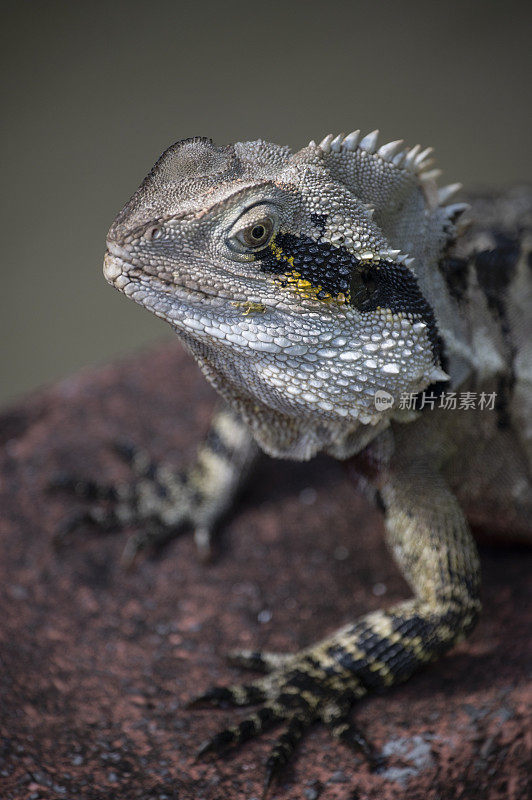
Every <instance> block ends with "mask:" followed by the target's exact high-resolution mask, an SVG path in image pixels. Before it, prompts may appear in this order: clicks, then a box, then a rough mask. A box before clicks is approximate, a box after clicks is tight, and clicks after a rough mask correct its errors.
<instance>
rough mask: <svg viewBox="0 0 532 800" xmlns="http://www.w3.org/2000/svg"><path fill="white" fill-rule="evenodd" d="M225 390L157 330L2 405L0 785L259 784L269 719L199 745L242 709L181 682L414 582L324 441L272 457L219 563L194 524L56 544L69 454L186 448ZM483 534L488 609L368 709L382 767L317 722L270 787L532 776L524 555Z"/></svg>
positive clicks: (162, 790) (212, 676)
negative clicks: (131, 546) (130, 537)
mask: <svg viewBox="0 0 532 800" xmlns="http://www.w3.org/2000/svg"><path fill="white" fill-rule="evenodd" d="M214 399H215V398H214V396H213V393H212V392H211V390H210V389H209V387H208V386H207V384H206V383H205V381H204V379H203V378H202V376H201V375H200V373H199V372H198V370H197V368H196V367H195V365H194V364H193V363H192V362H191V360H190V359H189V358H187V357H186V356H185V355H184V354H183V352H182V351H181V350H180V349H179V348H178V347H177V346H176V347H164V348H160V349H159V350H155V351H154V352H149V353H147V354H145V355H142V356H139V357H137V358H133V359H131V360H129V361H127V362H124V363H121V364H119V365H113V366H109V367H104V368H102V369H99V370H92V371H86V372H84V373H82V374H79V375H77V376H74V377H73V378H70V379H68V380H65V381H63V382H61V383H59V384H58V385H57V386H55V387H52V388H51V389H48V390H46V391H43V392H41V393H40V394H37V395H36V396H35V397H33V398H31V399H29V400H28V401H27V402H24V403H21V404H20V405H19V406H18V407H16V408H15V409H14V410H12V411H8V412H6V413H5V414H4V415H3V416H2V417H1V419H0V440H1V442H2V458H1V465H0V479H1V499H0V502H1V506H0V508H1V531H0V536H1V539H0V542H1V549H2V560H1V564H0V596H1V603H2V606H1V608H2V617H1V620H0V648H1V650H0V661H1V674H0V689H1V701H0V702H1V708H0V731H1V735H2V739H3V744H2V751H1V754H0V756H1V763H0V797H1V798H2V800H13V799H15V798H16V800H20V799H21V798H23V800H30V798H31V800H37V798H54V800H55V798H65V799H66V800H78V798H83V800H85V798H87V799H89V800H105V799H107V798H109V800H111V798H112V799H113V800H114V799H115V798H125V800H129V798H142V800H164V799H165V798H171V799H172V800H176V799H177V798H179V800H189V799H190V800H226V799H227V800H232V799H233V798H235V800H236V798H238V799H239V800H251V798H254V797H258V796H259V795H260V792H261V784H262V775H263V763H264V760H265V758H266V756H267V753H268V748H269V743H271V741H272V738H273V734H269V735H267V736H264V737H262V738H261V739H260V740H257V741H255V742H252V743H249V744H248V745H247V746H246V747H244V748H242V749H241V750H239V751H238V752H236V753H234V754H231V755H230V756H227V757H225V758H224V759H222V760H219V761H215V762H209V763H201V762H200V763H194V753H195V750H196V748H197V747H198V745H199V744H200V743H201V742H202V741H203V740H204V739H205V738H206V737H208V736H209V735H210V734H212V733H214V732H215V731H216V730H217V729H218V727H219V726H221V725H223V724H224V723H226V722H228V721H229V720H232V719H235V718H238V717H239V716H240V715H241V714H242V713H243V712H232V711H229V710H213V711H210V710H207V711H193V712H192V711H187V710H186V709H185V708H184V704H185V701H186V699H187V698H188V697H190V696H191V695H193V694H195V693H197V692H198V691H201V690H202V689H205V688H206V687H207V686H209V685H210V684H212V683H213V682H228V681H235V680H238V678H239V673H238V671H237V670H235V669H233V668H231V667H229V666H228V665H227V664H226V662H225V661H224V657H223V654H224V652H225V651H227V650H230V649H233V648H238V647H254V648H255V647H257V648H261V647H264V648H269V649H272V650H290V651H294V650H296V649H297V648H299V647H301V646H303V645H307V644H309V643H311V642H312V641H314V640H316V639H317V638H318V637H320V636H322V635H324V634H326V633H330V632H331V631H333V630H334V629H335V628H336V627H338V626H339V625H340V624H342V623H344V622H346V621H347V620H349V619H351V618H352V617H354V616H356V615H357V614H360V613H362V612H363V611H366V610H368V609H370V608H377V607H378V606H379V605H381V604H382V603H388V602H391V601H395V600H398V599H400V598H402V597H405V596H406V595H407V593H408V589H407V587H406V585H405V584H404V582H403V581H402V579H401V577H400V576H399V574H398V572H397V570H396V568H395V567H394V565H393V563H392V561H391V559H390V558H389V556H388V555H387V553H386V551H385V549H384V545H383V536H382V522H381V519H380V516H379V514H378V513H377V512H375V511H374V510H372V509H371V508H370V507H369V506H368V505H367V504H366V502H365V501H364V499H363V498H362V497H361V496H360V495H358V494H357V493H356V492H355V491H353V489H352V486H351V485H350V483H349V481H348V478H347V477H346V475H345V473H344V471H343V470H342V468H341V467H340V466H339V465H338V464H336V463H334V462H333V461H330V460H327V459H321V458H320V459H317V460H316V461H314V462H311V463H310V464H292V463H289V462H273V461H271V460H264V462H263V463H262V465H261V467H260V468H259V471H258V472H257V473H256V474H255V475H254V477H253V479H252V481H251V483H250V486H249V488H248V490H247V491H246V493H245V494H244V496H243V497H242V500H241V503H240V505H239V507H238V510H237V512H236V513H235V514H234V516H233V517H232V518H231V519H230V520H228V522H227V524H226V525H225V526H224V528H223V530H222V532H221V537H220V546H219V553H218V557H217V560H216V561H215V562H214V563H213V564H211V565H209V566H204V565H201V564H199V563H198V561H197V559H196V556H195V552H194V546H193V543H192V541H191V539H190V537H187V536H183V537H182V538H181V539H179V540H178V541H176V542H175V543H173V544H171V545H170V546H169V547H168V548H167V549H166V551H165V552H164V554H162V556H161V557H158V558H155V559H151V560H144V561H141V563H139V565H138V567H137V568H136V570H135V571H133V572H132V573H130V574H124V573H123V572H122V571H121V570H120V568H119V566H118V559H119V556H120V552H121V549H122V547H123V544H124V541H125V535H126V534H125V533H123V534H116V535H114V534H113V535H101V534H98V532H97V531H96V530H95V529H93V528H90V527H85V528H84V529H82V530H80V531H79V533H78V534H77V536H76V538H75V540H74V541H73V542H72V544H71V545H70V546H69V547H68V548H66V549H64V550H63V551H61V552H60V553H56V552H54V549H53V547H52V537H53V535H54V531H56V529H57V526H58V524H59V522H60V520H61V519H62V518H63V517H64V516H65V515H66V514H69V513H71V512H72V510H74V509H76V508H78V507H79V503H78V501H76V500H74V499H72V498H70V497H68V496H66V497H65V496H61V495H58V494H50V493H47V491H46V485H47V482H48V481H49V480H50V478H51V477H52V476H53V475H54V474H55V473H56V472H57V471H58V470H62V471H65V470H67V471H72V472H74V473H77V474H82V475H87V476H89V475H90V476H93V477H99V478H105V479H109V480H112V479H117V478H119V477H123V476H126V475H127V469H126V468H125V467H124V465H122V464H121V463H120V462H119V461H118V460H117V458H116V456H115V455H113V453H112V452H111V450H110V449H109V448H108V447H107V444H108V443H109V442H111V441H113V440H115V439H117V438H124V437H127V438H129V439H132V440H133V441H135V442H138V443H140V444H143V445H145V446H146V447H148V448H149V449H150V451H151V452H152V453H153V454H154V455H155V456H157V457H159V458H165V459H167V460H168V461H170V462H173V463H175V464H176V465H181V464H184V463H186V462H187V460H188V459H190V458H191V457H192V456H193V453H194V449H195V446H196V444H197V442H198V441H199V439H200V438H201V436H202V434H203V433H204V431H205V429H206V427H207V425H208V420H209V415H210V412H211V408H212V406H213V403H214ZM309 487H311V488H312V489H314V490H315V494H314V492H313V491H308V489H309ZM314 498H315V499H314ZM313 501H314V502H313ZM481 553H482V563H483V573H484V613H483V616H482V620H481V622H480V624H479V626H478V627H477V629H476V631H475V632H474V634H473V635H472V636H471V638H470V639H469V641H468V642H466V643H464V644H462V645H461V646H460V647H458V648H456V649H455V651H454V652H453V653H452V654H451V655H450V656H448V657H446V658H445V659H443V660H442V661H441V662H440V663H438V664H436V665H433V666H432V667H430V668H429V669H427V670H426V671H425V672H423V673H422V674H420V675H418V676H416V677H414V678H413V679H412V680H411V681H410V682H409V683H408V684H406V685H405V686H402V687H398V688H397V689H395V690H393V691H391V692H390V693H389V694H387V695H383V696H380V697H377V698H373V699H370V700H367V701H365V702H363V703H361V704H360V705H359V707H358V708H356V709H355V710H354V714H355V715H356V718H357V720H358V721H359V722H360V724H361V726H363V727H364V728H365V730H366V732H367V733H368V735H369V736H370V738H371V739H372V740H373V741H374V743H375V744H376V746H377V747H378V748H379V749H380V750H381V751H382V752H384V754H385V755H387V757H388V761H387V768H386V770H385V771H384V773H382V774H378V775H376V774H371V773H370V772H369V771H368V769H367V767H366V765H365V764H364V763H362V762H361V761H360V760H359V759H358V758H357V757H356V756H354V755H353V754H351V753H350V752H348V751H347V750H345V749H344V748H343V747H341V746H340V745H338V744H337V743H335V742H333V741H332V740H331V738H330V737H329V735H328V734H327V732H326V731H324V730H323V729H321V728H319V727H316V728H315V729H314V730H313V731H312V732H311V733H310V735H308V736H307V737H306V739H305V740H304V742H303V744H302V746H301V748H300V750H299V753H298V757H297V759H296V760H295V762H294V764H293V766H292V767H291V768H290V769H289V770H288V771H287V772H286V774H285V775H284V778H283V781H282V783H280V784H279V785H278V786H277V787H276V790H275V792H273V793H272V797H274V798H287V799H288V800H292V799H293V800H296V798H298V799H300V798H301V799H302V800H312V799H313V798H314V800H316V799H317V798H323V799H325V798H327V800H365V799H366V798H368V799H371V800H377V799H378V800H387V799H388V798H405V800H406V798H408V800H416V798H423V800H459V799H462V798H463V799H464V800H465V799H467V800H473V799H476V798H483V799H486V800H488V799H489V800H491V799H492V798H493V799H495V798H497V799H498V798H500V799H501V800H502V799H503V798H505V800H506V798H510V800H521V798H524V797H525V796H526V793H527V785H526V781H527V767H528V766H529V763H528V759H529V757H530V752H531V741H530V736H531V734H530V727H528V728H527V713H528V714H529V713H530V698H531V690H530V685H529V684H527V668H529V667H530V650H529V649H528V650H527V643H528V640H529V636H530V628H531V625H530V622H531V605H530V603H529V602H528V604H527V598H526V593H527V586H528V585H529V574H530V572H529V568H530V562H531V560H532V559H531V554H530V552H529V551H526V550H522V549H521V550H518V549H511V548H507V549H486V548H483V549H482V550H481ZM528 722H529V718H528Z"/></svg>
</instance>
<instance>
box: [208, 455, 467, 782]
mask: <svg viewBox="0 0 532 800" xmlns="http://www.w3.org/2000/svg"><path fill="white" fill-rule="evenodd" d="M379 489H380V493H381V496H382V499H383V502H384V505H385V509H386V520H385V521H386V530H387V536H388V541H389V544H390V547H391V549H392V552H393V554H394V555H395V558H396V560H397V563H398V565H399V567H400V568H401V570H402V572H403V574H404V575H405V577H406V579H407V580H408V581H409V583H410V585H411V587H412V589H413V591H414V595H415V597H414V598H413V599H411V600H407V601H404V602H402V603H397V604H396V605H394V606H392V607H391V608H390V609H388V610H379V611H375V612H372V613H369V614H366V615H365V616H363V617H360V618H359V619H358V620H356V621H355V622H354V623H352V624H350V625H347V626H345V627H344V628H343V629H341V630H340V631H337V632H336V633H335V634H333V635H332V636H330V637H328V638H327V639H324V640H323V641H321V642H320V643H318V644H317V645H315V646H313V647H310V648H308V649H307V650H304V651H303V652H301V653H299V654H296V655H294V656H291V657H288V658H287V659H286V660H283V659H281V660H280V661H279V662H278V665H275V658H279V657H278V656H277V655H276V656H275V657H274V658H273V659H272V658H271V657H270V656H262V655H261V654H260V653H258V654H257V653H248V654H247V655H245V656H244V662H247V665H257V666H259V667H263V668H264V669H265V670H266V671H267V675H266V676H265V677H263V678H260V679H258V680H257V681H254V682H252V683H251V684H247V685H246V686H245V687H229V688H228V689H226V690H225V692H224V690H222V689H216V688H215V689H212V690H210V691H208V692H206V693H205V695H203V697H202V702H203V703H208V702H212V703H215V704H220V702H221V700H222V697H223V702H224V703H230V704H231V703H232V704H235V705H243V704H245V703H247V702H250V703H253V702H257V701H256V700H255V697H264V698H265V699H264V700H261V701H260V702H262V703H263V706H262V708H263V709H269V710H271V711H272V712H274V714H275V715H276V718H277V719H279V720H284V721H285V722H286V723H287V727H286V729H285V732H284V733H283V734H282V735H281V737H280V738H279V739H278V741H277V743H276V745H275V746H274V749H273V751H272V753H271V756H270V759H269V760H268V762H267V786H268V785H269V784H270V782H271V780H272V778H273V777H274V775H275V774H276V773H277V772H278V770H279V769H280V767H281V766H282V765H283V764H284V763H285V762H286V760H287V759H288V757H289V755H290V754H291V752H292V750H293V748H294V747H295V745H296V743H297V741H298V740H299V739H300V738H301V735H302V734H303V732H304V730H305V729H306V727H307V726H308V725H310V724H311V723H312V722H313V721H316V720H320V721H323V722H325V723H326V724H327V725H328V726H329V728H330V729H331V731H332V733H333V734H334V735H335V736H337V737H338V738H339V739H340V740H341V741H343V742H344V743H345V744H347V745H349V746H350V747H356V748H357V749H359V750H360V751H361V752H362V753H363V754H364V755H365V756H366V757H367V758H368V760H369V761H370V765H371V766H372V767H378V766H379V765H380V759H379V757H378V756H376V755H375V753H374V751H373V749H372V748H371V747H370V746H369V745H368V743H367V742H366V740H365V738H364V737H363V736H362V734H361V733H360V731H359V730H358V729H357V728H356V726H355V725H354V724H353V723H351V722H350V721H349V719H348V713H349V709H350V707H351V705H352V704H353V702H354V701H356V700H357V699H359V698H361V697H364V696H365V695H366V694H368V693H369V692H371V691H374V690H381V689H385V688H387V687H389V686H392V685H393V684H395V683H398V682H400V681H403V680H405V679H406V678H408V677H409V676H410V675H412V673H414V672H415V671H416V670H417V669H418V668H419V667H421V666H422V665H423V664H426V663H427V662H429V661H432V660H433V659H435V658H437V657H438V656H439V655H441V654H442V653H443V652H444V651H445V650H447V649H449V648H450V647H451V646H452V645H453V644H454V643H455V642H456V641H458V640H459V639H460V638H462V637H463V636H464V635H465V634H466V633H467V632H468V631H469V630H470V629H471V628H472V626H473V624H474V622H475V620H476V618H477V615H478V612H479V608H480V603H479V584H480V581H479V564H478V557H477V553H476V549H475V545H474V542H473V540H472V538H471V536H470V533H469V530H468V528H467V524H466V522H465V519H464V517H463V515H462V512H461V510H460V508H459V506H458V503H457V501H456V500H455V498H454V497H453V495H452V494H451V493H450V491H449V490H448V488H447V487H446V485H445V483H444V481H443V479H442V478H441V477H440V476H439V475H438V474H436V473H434V472H432V471H431V468H430V465H427V464H420V465H417V466H416V465H412V464H409V463H408V461H407V462H406V463H402V464H401V465H400V466H399V468H398V469H396V470H392V469H389V468H388V470H387V473H386V475H385V479H384V480H383V481H382V482H381V484H380V486H379ZM212 749H213V748H211V750H212Z"/></svg>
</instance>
